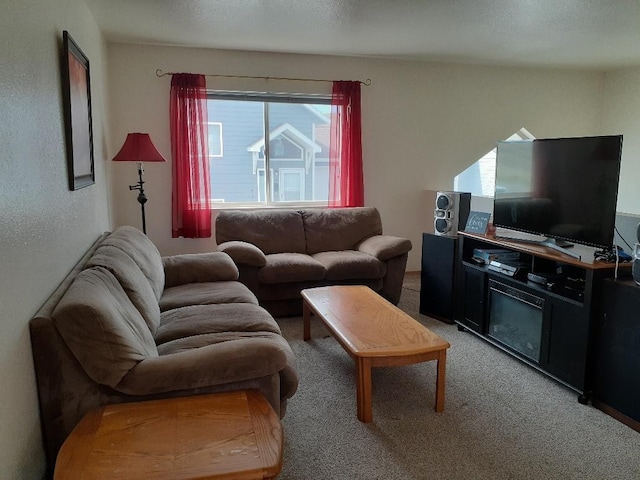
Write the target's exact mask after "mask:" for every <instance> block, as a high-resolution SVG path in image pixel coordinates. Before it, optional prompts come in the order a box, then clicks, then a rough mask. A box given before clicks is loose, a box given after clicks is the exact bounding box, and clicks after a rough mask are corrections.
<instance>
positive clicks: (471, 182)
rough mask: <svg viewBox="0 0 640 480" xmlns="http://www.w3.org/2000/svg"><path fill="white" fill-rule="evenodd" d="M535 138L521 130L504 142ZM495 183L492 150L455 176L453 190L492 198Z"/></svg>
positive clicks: (494, 164) (493, 152)
mask: <svg viewBox="0 0 640 480" xmlns="http://www.w3.org/2000/svg"><path fill="white" fill-rule="evenodd" d="M533 139H535V137H534V136H533V135H532V134H531V133H529V132H528V131H527V129H525V128H521V129H520V130H518V131H517V132H515V133H514V134H513V135H511V136H510V137H509V138H507V139H506V140H505V141H506V142H513V141H521V140H533ZM495 182H496V149H495V148H493V149H492V150H491V151H489V152H487V153H486V154H485V155H483V156H482V158H480V159H478V161H476V162H475V163H474V164H473V165H471V166H470V167H469V168H467V169H466V170H464V171H463V172H462V173H460V174H459V175H457V176H456V177H455V179H454V181H453V189H454V190H456V191H458V192H471V194H472V195H474V196H478V197H493V195H494V190H495Z"/></svg>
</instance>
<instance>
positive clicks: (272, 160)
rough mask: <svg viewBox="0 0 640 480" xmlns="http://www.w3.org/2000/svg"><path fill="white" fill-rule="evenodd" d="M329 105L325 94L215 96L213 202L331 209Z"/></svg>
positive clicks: (212, 102)
mask: <svg viewBox="0 0 640 480" xmlns="http://www.w3.org/2000/svg"><path fill="white" fill-rule="evenodd" d="M330 106H331V97H330V96H324V95H296V94H265V93H248V92H217V91H216V92H210V93H209V99H208V104H207V109H208V115H209V129H210V130H209V150H210V151H209V156H210V160H211V196H212V197H214V198H212V203H224V207H238V206H253V207H259V206H273V205H287V206H292V205H303V206H309V205H322V206H326V205H327V204H328V174H327V172H328V168H329V167H328V165H329V125H330V119H329V112H330ZM223 145H224V149H223V148H222V146H223ZM214 199H216V200H217V201H214Z"/></svg>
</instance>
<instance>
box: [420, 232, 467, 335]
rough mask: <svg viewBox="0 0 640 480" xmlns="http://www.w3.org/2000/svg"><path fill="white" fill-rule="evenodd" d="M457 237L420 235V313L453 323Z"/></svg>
mask: <svg viewBox="0 0 640 480" xmlns="http://www.w3.org/2000/svg"><path fill="white" fill-rule="evenodd" d="M457 252H458V237H450V236H440V235H433V234H431V233H423V234H422V268H421V270H420V313H421V314H423V315H428V316H430V317H433V318H435V319H438V320H440V321H442V322H445V323H453V314H454V307H455V302H454V292H455V284H456V280H455V275H456V264H457V263H458V262H457V258H458V255H457Z"/></svg>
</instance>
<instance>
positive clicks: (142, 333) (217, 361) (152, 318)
mask: <svg viewBox="0 0 640 480" xmlns="http://www.w3.org/2000/svg"><path fill="white" fill-rule="evenodd" d="M237 278H238V270H237V268H236V266H235V264H234V263H233V261H232V260H231V259H230V258H229V256H228V255H227V254H225V253H222V252H212V253H208V254H191V255H178V256H172V257H161V256H160V254H159V252H158V250H157V249H156V247H155V246H154V245H153V243H152V242H151V241H150V240H149V239H148V238H147V237H146V236H145V235H144V234H143V233H142V232H140V231H139V230H137V229H135V228H133V227H120V228H118V229H116V230H115V231H114V232H113V233H111V234H105V235H103V236H102V237H101V238H100V239H98V241H97V242H96V243H95V244H94V245H93V246H92V247H91V249H90V250H89V252H87V253H86V254H85V256H84V257H83V258H82V260H81V261H80V262H79V263H78V264H77V265H76V267H75V268H74V269H73V271H72V272H71V273H70V274H69V275H68V277H67V278H66V279H65V280H64V282H63V283H62V285H61V286H60V287H59V288H58V289H57V290H56V291H55V292H54V294H53V295H52V296H51V298H50V299H49V300H48V301H47V303H46V304H45V305H44V306H43V307H42V308H41V309H40V311H39V312H38V313H37V315H36V316H35V317H34V318H33V319H32V320H31V322H30V332H31V341H32V348H33V357H34V365H35V369H36V377H37V382H38V393H39V400H40V410H41V411H40V413H41V419H42V427H43V435H44V440H45V448H46V451H47V456H48V460H49V467H50V469H51V468H53V464H54V460H55V457H56V455H57V452H58V450H59V448H60V446H61V445H62V442H63V441H64V440H65V438H66V437H67V436H68V434H69V433H70V432H71V430H72V429H73V427H74V426H75V425H76V424H77V423H78V422H79V420H80V419H81V418H82V416H83V415H84V414H85V413H86V412H87V411H88V410H90V409H91V408H94V407H96V406H99V405H105V404H111V403H120V402H130V401H139V400H148V399H157V398H166V397H175V396H185V395H194V394H202V393H212V392H219V391H227V390H238V389H256V390H259V391H261V392H262V393H263V394H264V395H265V397H266V398H267V399H268V400H269V402H270V403H271V405H272V406H273V408H274V409H275V411H276V412H278V413H279V414H280V415H281V416H283V415H284V413H285V407H286V402H287V399H288V398H290V397H291V396H292V395H293V394H294V393H295V391H296V388H297V384H298V377H297V374H296V370H295V366H294V357H293V353H292V351H291V348H290V346H289V344H288V343H287V341H286V340H285V339H284V338H283V337H282V335H281V332H280V329H279V327H278V325H277V323H276V322H275V320H274V319H273V317H272V316H271V315H270V314H269V313H268V312H267V311H266V310H264V309H263V308H262V307H260V306H259V305H258V301H257V299H256V297H255V295H253V293H251V291H249V289H248V288H247V287H245V286H244V285H243V284H241V283H240V282H238V281H237Z"/></svg>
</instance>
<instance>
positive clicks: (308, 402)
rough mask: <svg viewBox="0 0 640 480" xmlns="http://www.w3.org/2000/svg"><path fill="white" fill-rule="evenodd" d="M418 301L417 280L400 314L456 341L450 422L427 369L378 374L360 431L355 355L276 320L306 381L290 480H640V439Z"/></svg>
mask: <svg viewBox="0 0 640 480" xmlns="http://www.w3.org/2000/svg"><path fill="white" fill-rule="evenodd" d="M416 280H417V283H416ZM416 285H417V288H416ZM418 297H419V277H417V276H416V277H415V278H408V280H407V282H405V288H404V289H403V295H402V299H401V302H400V305H399V306H400V307H401V308H402V309H403V310H404V311H406V312H407V313H409V314H410V315H411V316H413V317H414V318H416V319H418V320H419V321H420V322H422V323H423V324H424V325H426V326H427V327H428V328H430V329H432V330H433V331H434V332H436V333H438V335H440V336H441V337H443V338H445V339H447V340H448V341H449V342H450V343H451V348H450V349H449V352H448V361H447V397H446V405H445V411H444V412H442V413H435V412H434V410H433V405H434V386H435V363H434V362H429V363H423V364H417V365H411V366H408V367H389V368H381V369H375V370H374V372H373V422H372V423H370V424H363V423H360V422H359V421H358V420H357V419H356V404H355V386H354V380H353V376H354V368H353V362H352V360H351V359H350V357H349V356H348V355H347V354H346V353H345V352H344V351H343V350H342V349H341V347H340V346H339V345H338V343H337V342H336V341H335V340H334V339H333V338H332V337H331V336H329V335H328V334H327V332H326V330H325V329H324V328H323V327H321V325H320V324H319V322H318V321H316V322H313V321H312V326H313V328H312V334H313V338H312V340H311V341H309V342H304V341H303V340H302V321H301V319H300V318H283V319H278V322H279V324H280V325H281V327H282V330H283V334H284V335H285V337H286V338H287V339H288V341H289V342H290V344H291V346H292V348H293V350H294V352H295V354H296V357H297V361H298V369H299V373H300V387H299V389H298V392H297V393H296V395H295V396H294V397H293V398H291V399H290V401H289V403H288V408H287V414H286V416H285V417H284V419H283V426H284V432H285V451H284V466H283V470H282V472H281V475H280V476H279V477H278V478H279V479H280V480H290V479H385V480H390V479H425V480H426V479H430V480H438V479H473V480H511V479H513V480H516V479H517V480H544V479H554V480H555V479H558V480H560V479H562V480H567V479H576V480H578V479H579V480H589V479H593V480H603V479H616V480H637V479H640V433H638V432H635V431H634V430H632V429H630V428H629V427H627V426H625V425H623V424H621V423H619V422H618V421H616V420H614V419H613V418H611V417H609V416H607V415H605V414H604V413H602V412H601V411H599V410H597V409H595V408H593V407H592V406H590V405H588V406H585V405H581V404H579V403H578V401H577V394H576V393H575V392H573V391H571V390H570V389H568V388H566V387H564V386H562V385H560V384H558V383H556V382H554V381H553V380H551V379H549V378H547V377H545V376H544V375H542V374H540V373H539V372H537V371H535V370H533V369H532V368H530V367H528V366H526V365H524V364H522V363H521V362H519V361H518V360H516V359H514V358H511V357H510V356H508V355H507V354H505V353H504V352H502V351H500V350H498V349H496V348H494V347H492V346H491V345H489V344H487V343H486V342H484V341H482V340H481V339H479V338H477V337H475V336H473V335H472V334H470V333H466V332H460V331H458V330H457V327H456V326H455V325H449V324H445V323H442V322H439V321H437V320H433V319H431V318H428V317H426V316H423V315H420V314H419V313H418Z"/></svg>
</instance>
